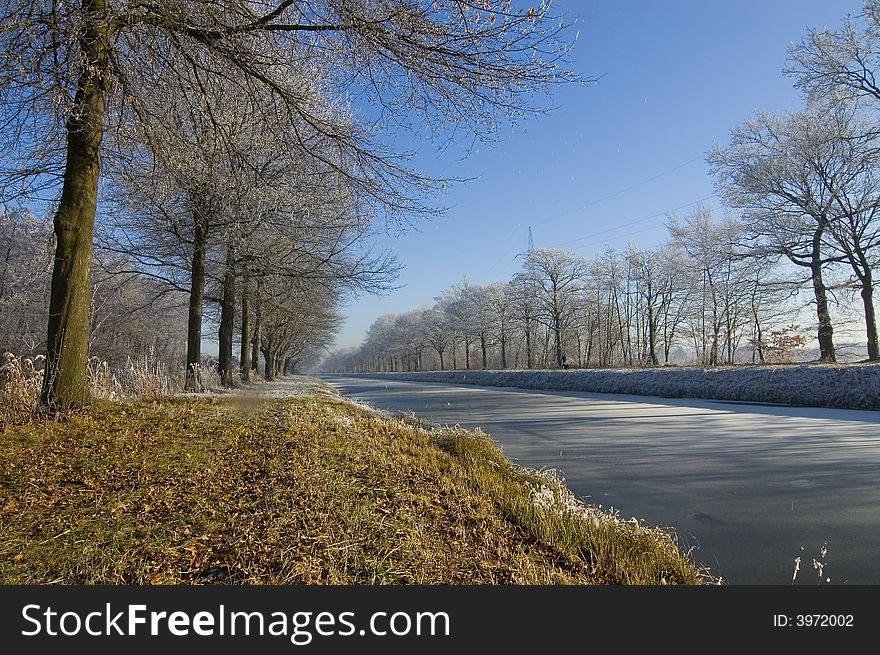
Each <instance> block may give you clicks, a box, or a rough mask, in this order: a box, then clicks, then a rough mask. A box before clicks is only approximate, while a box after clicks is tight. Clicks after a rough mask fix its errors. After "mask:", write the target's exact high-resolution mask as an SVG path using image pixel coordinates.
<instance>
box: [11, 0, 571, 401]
mask: <svg viewBox="0 0 880 655" xmlns="http://www.w3.org/2000/svg"><path fill="white" fill-rule="evenodd" d="M0 12H2V13H0V19H2V23H3V24H4V29H3V30H2V31H0V62H2V63H0V115H2V120H3V123H4V125H5V126H8V127H6V128H4V133H3V138H4V141H5V142H6V144H8V145H9V146H10V152H13V153H14V157H13V158H12V159H13V160H14V162H13V163H14V164H15V170H14V173H15V175H12V176H5V182H4V184H3V185H2V188H3V189H4V191H5V192H9V191H14V192H18V191H19V190H22V189H24V190H31V191H32V190H33V189H34V188H35V187H36V186H39V180H45V179H47V176H48V175H51V174H54V175H55V176H56V178H55V180H56V182H58V183H60V184H61V194H60V200H59V203H58V207H57V212H56V215H55V233H56V239H57V244H56V257H55V269H54V273H53V278H52V293H51V299H50V311H49V314H50V316H49V327H48V339H47V348H48V353H47V367H46V373H47V374H46V376H45V384H44V389H43V394H42V401H43V403H44V404H45V405H47V406H75V405H81V404H83V403H84V402H85V401H86V400H87V397H88V392H87V387H86V385H85V383H84V381H83V372H84V370H85V362H86V357H87V326H88V313H89V312H88V289H89V282H88V276H89V267H90V262H91V242H92V233H93V229H94V219H95V211H96V207H97V200H98V197H97V191H98V183H99V179H100V177H101V161H102V154H104V155H105V157H106V156H108V155H112V154H113V147H114V141H115V140H114V138H113V137H114V136H115V133H116V129H117V127H121V126H123V125H124V124H126V123H127V122H133V123H140V124H141V128H142V129H141V132H142V133H144V134H149V133H150V130H149V127H150V124H151V122H152V121H151V118H152V117H151V116H150V115H149V113H148V112H142V111H139V110H140V108H141V107H143V106H144V105H143V103H141V96H142V94H143V92H144V90H145V89H146V88H148V87H149V86H150V85H151V84H153V83H154V82H153V78H152V77H151V75H150V74H151V73H152V72H153V71H155V70H156V69H157V68H158V67H161V66H162V65H168V67H169V70H171V71H173V72H174V74H175V75H176V76H177V77H178V79H179V80H180V83H181V84H182V85H188V86H191V87H193V88H198V87H199V85H200V84H201V83H203V82H204V81H205V80H208V79H212V78H216V77H217V76H218V75H223V74H224V73H225V71H228V70H229V69H237V70H238V71H240V72H241V73H242V75H243V78H244V81H243V82H241V83H240V90H241V94H242V96H243V97H249V96H250V95H251V91H252V90H253V89H254V88H260V89H263V90H268V91H269V92H270V93H271V95H272V97H273V98H274V99H275V100H276V103H275V105H274V108H277V109H280V110H282V111H280V112H279V115H280V116H287V117H296V118H297V121H302V122H305V123H308V124H310V125H312V126H313V127H314V129H315V130H316V131H318V132H321V133H323V134H324V135H326V136H328V137H330V138H332V139H333V140H334V141H335V142H336V143H337V144H338V146H339V147H340V148H341V149H342V150H344V151H345V152H346V153H348V155H349V156H350V157H352V158H355V159H357V160H359V161H360V162H361V163H362V164H363V165H364V166H365V167H368V168H371V169H373V170H374V171H376V172H377V174H378V175H379V176H382V175H384V176H385V179H386V180H388V179H389V178H394V177H397V178H403V177H410V179H412V177H413V176H411V175H409V174H408V172H407V171H406V170H405V169H404V168H403V167H402V166H401V164H400V162H399V160H396V159H395V158H393V157H391V156H390V155H388V153H387V151H386V150H384V149H382V148H379V147H374V144H373V143H372V142H370V140H369V139H368V135H364V133H363V132H362V133H361V136H362V138H358V137H355V138H351V137H350V135H349V134H345V133H338V132H336V131H335V130H334V126H333V125H332V124H329V125H328V124H325V123H324V121H323V120H322V117H321V116H320V115H319V114H316V113H315V112H314V111H313V109H314V105H313V103H312V102H311V98H310V97H308V94H307V93H304V90H303V87H302V85H301V84H299V83H298V82H299V81H301V79H302V75H292V74H291V71H298V72H301V71H315V72H317V71H320V70H330V71H332V73H331V75H330V76H328V78H327V79H326V80H324V83H326V84H328V85H330V86H332V87H333V88H335V89H343V88H352V87H353V88H356V89H357V90H358V91H359V92H362V93H363V94H364V95H368V94H369V95H372V96H373V98H374V99H376V100H378V102H379V106H381V107H384V108H386V109H396V108H400V107H402V106H405V107H407V108H409V109H415V110H416V113H421V115H423V116H428V117H431V116H434V117H439V119H440V120H441V121H447V120H451V122H453V123H458V124H462V125H466V126H468V127H469V128H470V129H472V130H474V131H477V132H478V133H481V134H485V135H490V136H491V134H492V132H493V127H494V124H495V118H496V116H498V115H506V116H508V117H511V118H514V119H515V118H516V117H517V116H519V115H521V114H522V113H523V112H524V111H526V110H528V109H530V108H531V107H532V106H533V105H532V104H531V100H530V98H531V96H532V93H533V92H534V91H535V90H536V89H541V88H547V87H548V86H549V85H551V84H554V83H556V82H558V81H560V80H561V79H562V78H563V77H564V76H562V75H561V74H560V71H559V70H558V68H557V64H558V62H559V58H560V56H561V55H562V54H563V53H564V51H565V49H566V48H565V46H561V45H560V44H559V43H558V41H557V37H558V35H559V29H561V28H555V27H553V26H548V25H547V22H548V21H547V18H548V16H547V14H546V8H545V7H544V6H543V5H542V6H540V7H539V8H538V9H535V8H530V9H528V10H522V11H518V10H515V9H513V8H512V7H511V6H510V4H509V3H507V2H487V3H481V4H479V5H477V4H470V3H462V2H458V1H457V0H443V1H439V2H432V3H429V4H427V5H414V4H413V3H411V2H408V1H406V0H389V1H387V2H381V3H377V2H372V1H370V0H362V1H358V0H322V1H318V2H309V3H302V2H294V0H272V1H271V2H269V1H267V0H260V1H258V2H242V1H241V0H221V1H220V2H217V1H215V0H211V1H210V2H209V1H208V0H184V1H182V2H179V1H171V0H158V1H157V2H153V3H149V4H143V3H140V2H128V1H122V2H112V3H111V2H108V1H107V0H82V2H81V3H77V4H62V5H59V4H58V3H55V2H49V0H11V1H10V2H7V3H5V4H4V6H3V8H2V10H0ZM316 64H318V65H316ZM401 90H403V91H402V92H401ZM390 115H396V116H406V115H408V113H407V112H405V111H402V112H400V113H398V114H390ZM387 116H388V115H385V114H384V113H383V115H382V116H380V117H378V121H377V122H379V123H381V122H382V121H383V120H385V119H387ZM288 123H289V121H288ZM435 125H438V123H435ZM62 126H63V128H62ZM43 128H49V129H43ZM105 135H108V136H109V138H107V139H105V138H104V137H105ZM47 136H48V138H47ZM6 144H4V145H6ZM17 180H21V181H22V184H17V183H16V181H17ZM27 180H30V182H31V184H30V185H28V184H27V183H26V182H25V181H27ZM383 186H384V187H385V188H388V187H391V186H393V185H390V184H385V185H383Z"/></svg>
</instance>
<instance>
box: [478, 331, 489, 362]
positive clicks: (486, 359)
mask: <svg viewBox="0 0 880 655" xmlns="http://www.w3.org/2000/svg"><path fill="white" fill-rule="evenodd" d="M480 350H482V351H483V370H484V371H485V370H486V369H487V368H489V357H488V354H487V351H486V334H485V333H484V332H481V333H480Z"/></svg>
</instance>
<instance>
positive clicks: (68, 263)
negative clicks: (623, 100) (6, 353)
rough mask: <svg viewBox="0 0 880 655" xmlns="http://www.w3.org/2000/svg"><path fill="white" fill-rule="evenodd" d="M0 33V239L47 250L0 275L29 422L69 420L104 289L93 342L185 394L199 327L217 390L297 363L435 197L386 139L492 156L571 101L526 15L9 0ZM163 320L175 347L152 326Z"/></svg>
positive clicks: (529, 10)
mask: <svg viewBox="0 0 880 655" xmlns="http://www.w3.org/2000/svg"><path fill="white" fill-rule="evenodd" d="M0 24H2V28H0V124H2V125H3V130H2V133H0V146H2V147H0V151H2V152H3V153H4V155H3V158H2V160H0V202H2V207H3V214H4V223H3V225H4V230H6V229H8V230H9V231H10V232H15V231H17V232H18V234H24V232H26V231H27V230H30V229H31V228H33V227H34V225H33V222H34V219H33V216H34V215H37V216H42V213H43V212H45V213H47V214H49V215H51V216H52V217H53V218H52V225H53V231H52V232H53V233H52V235H51V238H50V242H49V244H48V246H47V245H46V243H45V241H41V242H40V245H39V248H41V249H43V250H41V252H43V251H44V250H45V249H46V248H47V247H48V249H49V251H54V252H53V253H52V255H51V262H50V265H49V269H50V271H51V272H48V273H47V274H48V277H47V276H46V274H44V275H42V276H36V277H34V276H33V275H31V274H30V273H29V272H28V271H29V269H28V266H29V265H30V264H29V263H28V262H25V261H24V260H25V259H26V258H24V257H19V256H17V255H16V257H13V256H12V254H11V253H10V254H8V255H7V261H6V264H7V269H9V270H12V269H11V268H10V267H11V266H12V262H13V260H14V261H15V262H17V263H18V264H17V268H16V270H15V274H14V275H13V274H12V273H9V274H8V275H7V273H6V272H4V293H8V294H10V295H9V297H10V298H13V297H14V298H19V297H22V298H23V297H24V296H22V294H25V295H27V294H31V295H28V296H27V297H28V299H29V300H28V301H27V303H26V304H22V305H12V307H11V309H12V311H13V312H14V313H15V314H16V315H17V316H18V317H20V319H21V320H19V321H18V323H19V324H21V323H22V322H24V323H26V324H27V329H28V330H29V331H30V333H33V334H36V333H38V332H39V330H38V328H37V324H38V323H39V322H40V321H45V324H46V326H47V328H46V330H45V335H46V336H45V339H40V343H39V344H36V345H35V347H36V348H40V349H42V350H44V351H45V355H46V359H45V371H44V376H43V389H42V395H41V404H42V406H43V407H45V408H49V409H55V408H65V407H74V406H78V405H82V404H84V403H86V402H87V401H88V385H87V384H86V376H85V373H86V363H87V360H88V357H89V354H90V352H94V344H93V343H92V342H91V337H92V336H93V335H94V334H110V333H113V332H114V329H111V328H110V327H109V325H108V324H107V323H106V322H105V323H103V324H102V326H101V327H100V329H98V330H97V331H96V329H95V321H94V314H95V308H96V305H97V304H99V303H100V302H101V300H100V290H99V287H101V285H102V282H103V281H104V280H105V279H108V280H109V279H112V280H115V281H116V282H114V283H113V284H114V285H116V286H115V288H116V289H117V292H115V293H116V295H117V296H118V295H121V294H123V291H122V289H123V287H124V288H125V289H126V290H129V291H130V290H132V289H136V290H137V291H136V293H135V295H139V296H143V303H141V306H140V307H139V308H132V311H126V313H125V314H124V315H125V316H127V317H128V319H129V325H128V326H126V327H125V328H124V329H123V327H121V326H119V327H118V329H115V332H119V333H121V332H125V331H128V332H133V330H134V328H133V324H135V323H137V324H143V325H149V326H150V327H149V328H148V331H149V332H151V335H145V336H144V337H143V338H144V342H145V343H146V342H147V341H150V340H152V342H154V343H158V342H162V343H166V342H167V341H168V340H171V341H173V342H174V343H175V344H176V346H175V347H176V348H177V349H178V350H180V349H181V348H183V349H184V350H185V355H184V361H185V363H186V367H187V369H186V370H187V373H186V386H187V388H188V389H191V390H199V389H200V388H201V387H202V380H201V376H200V366H201V364H202V361H203V358H202V353H201V350H200V348H201V341H202V334H201V330H202V325H203V323H204V322H205V320H206V319H207V318H210V319H213V320H214V321H215V322H216V323H217V325H218V342H219V357H218V359H219V362H218V369H219V373H220V376H221V379H222V381H223V383H224V384H226V385H228V386H231V385H233V384H235V383H236V382H237V381H238V380H243V381H247V380H248V379H249V376H250V374H251V371H252V370H254V368H255V367H257V366H258V362H259V360H260V359H261V358H262V361H263V367H262V370H263V372H264V374H265V375H266V377H269V378H271V377H273V376H274V375H277V374H279V373H282V372H284V371H285V370H289V369H290V368H291V367H295V366H297V364H300V363H302V362H303V361H306V360H308V359H309V358H312V357H314V356H315V353H316V352H318V351H320V349H321V348H322V347H324V346H325V345H326V344H327V343H329V341H330V340H331V339H332V336H333V334H334V332H335V330H336V327H337V325H338V323H339V320H340V318H339V315H338V311H337V305H338V303H339V301H340V300H341V299H343V298H345V297H348V296H351V295H352V294H357V293H363V292H365V291H370V292H377V291H381V290H383V289H385V288H387V287H388V285H389V284H390V282H391V280H393V279H394V277H395V276H396V274H397V272H398V268H399V267H398V265H397V262H396V261H395V259H394V256H393V254H392V253H390V252H385V251H379V252H376V251H374V249H372V248H371V247H370V246H369V238H370V236H371V235H372V234H373V233H374V232H376V231H377V230H382V229H403V228H405V227H406V226H407V225H408V224H410V223H412V222H414V221H417V220H419V218H420V217H423V216H425V215H430V214H433V213H435V212H436V211H437V210H436V209H435V208H434V206H433V204H432V201H431V198H432V196H433V194H434V193H436V191H437V190H438V188H440V187H441V186H442V183H443V182H444V181H443V180H439V179H434V178H431V177H428V176H425V175H423V174H421V173H420V172H419V171H417V170H414V169H412V168H411V167H410V165H409V161H408V156H407V153H406V152H404V151H402V150H400V149H397V148H396V147H395V146H394V144H395V142H396V135H397V134H398V133H400V132H401V131H406V130H412V129H416V130H420V131H423V130H425V129H427V130H429V131H430V132H432V133H434V134H435V135H436V136H438V137H442V136H443V135H448V136H447V137H444V138H450V139H451V138H452V136H453V135H454V134H456V133H457V132H459V131H462V130H463V131H466V132H468V133H470V134H471V135H473V136H475V137H477V138H480V139H483V140H486V141H491V140H492V139H494V138H496V126H497V124H498V122H499V121H508V122H516V121H517V120H519V119H520V118H522V117H523V116H525V115H528V114H533V113H536V112H540V111H541V110H542V103H541V97H542V94H543V95H546V94H549V93H550V91H551V90H552V88H553V87H554V86H555V85H557V84H559V83H561V82H565V81H570V80H572V79H574V78H573V76H571V75H570V74H569V73H567V72H566V71H565V70H564V68H563V67H562V64H563V63H564V57H565V54H566V53H567V51H568V49H569V48H570V44H569V43H566V42H564V41H563V40H562V38H563V36H565V29H566V26H565V24H564V23H563V22H560V21H558V20H556V19H555V18H553V17H552V16H551V15H550V14H549V5H548V4H545V3H541V4H539V5H537V6H528V5H525V6H521V5H519V4H518V3H513V2H510V1H509V0H492V1H488V0H487V1H480V2H469V1H463V0H438V1H436V2H431V3H412V2H409V1H408V0H383V1H382V2H373V1H372V0H319V1H314V2H302V1H300V0H248V1H244V0H219V1H218V0H211V1H208V0H173V1H172V0H155V1H154V2H148V3H143V2H129V1H128V0H120V1H114V2H108V1H107V0H82V1H81V2H75V3H58V2H54V0H53V1H51V2H50V1H49V0H11V1H10V2H6V3H4V5H3V7H2V9H0ZM441 140H442V139H441ZM38 232H39V230H37V231H36V232H34V234H35V235H37V236H45V235H39V234H37V233H38ZM37 241H39V239H37ZM41 261H43V260H41ZM31 263H33V262H31ZM44 273H45V271H44ZM17 280H26V282H22V283H21V285H18V282H17ZM122 281H126V282H125V283H124V284H123V282H122ZM28 284H31V286H30V287H29V286H28ZM35 285H36V286H40V285H42V287H41V288H42V292H41V293H47V295H48V308H47V309H45V310H43V309H42V308H41V307H40V303H39V301H37V300H35V296H39V293H37V292H36V291H34V289H35V288H36V286H35ZM12 287H15V289H13V288H12ZM10 302H11V301H10ZM134 304H135V305H137V304H138V303H134ZM180 305H183V307H180ZM127 307H128V305H126V306H125V307H121V306H119V307H117V308H116V309H117V310H119V311H120V312H122V310H123V309H126V308H127ZM174 307H177V308H178V311H185V323H184V324H185V344H182V343H181V342H180V341H179V340H178V339H176V338H174V339H172V338H171V337H172V335H173V334H176V332H175V331H174V330H171V329H170V328H169V329H166V327H165V326H164V325H163V323H164V321H165V320H166V319H167V316H166V310H168V311H171V309H172V308H174ZM135 310H136V311H135ZM120 315H121V314H120ZM177 316H178V317H179V316H180V314H178V315H177ZM179 323H180V322H177V323H175V324H179ZM165 325H170V324H165ZM23 329H24V327H22V326H21V325H18V324H15V325H12V324H10V325H9V326H4V330H5V331H6V334H5V338H6V339H7V340H8V341H10V340H13V339H15V338H16V337H15V335H14V334H12V333H15V331H16V330H23ZM9 345H12V342H11V341H10V344H9ZM169 347H170V346H169ZM236 353H237V359H238V360H239V362H240V367H236V366H235V365H234V360H235V354H236Z"/></svg>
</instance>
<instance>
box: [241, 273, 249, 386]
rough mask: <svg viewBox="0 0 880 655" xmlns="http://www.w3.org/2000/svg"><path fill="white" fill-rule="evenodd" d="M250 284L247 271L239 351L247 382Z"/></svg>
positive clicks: (243, 291)
mask: <svg viewBox="0 0 880 655" xmlns="http://www.w3.org/2000/svg"><path fill="white" fill-rule="evenodd" d="M250 286H251V285H250V280H249V279H248V275H247V273H245V275H244V283H243V284H242V288H241V348H240V352H239V359H240V360H241V366H240V373H241V381H242V382H244V383H245V384H248V383H249V382H250V381H251V312H250V293H251V289H250Z"/></svg>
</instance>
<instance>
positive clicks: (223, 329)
mask: <svg viewBox="0 0 880 655" xmlns="http://www.w3.org/2000/svg"><path fill="white" fill-rule="evenodd" d="M234 337H235V259H234V255H233V252H232V248H231V247H230V248H228V249H227V251H226V270H225V272H224V274H223V300H222V301H221V302H220V331H219V334H218V339H219V341H220V351H219V355H218V359H219V362H218V371H217V372H218V373H219V374H220V382H221V383H222V384H223V386H224V387H226V388H231V387H234V386H235V370H234V367H233V365H232V349H233V339H234Z"/></svg>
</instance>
